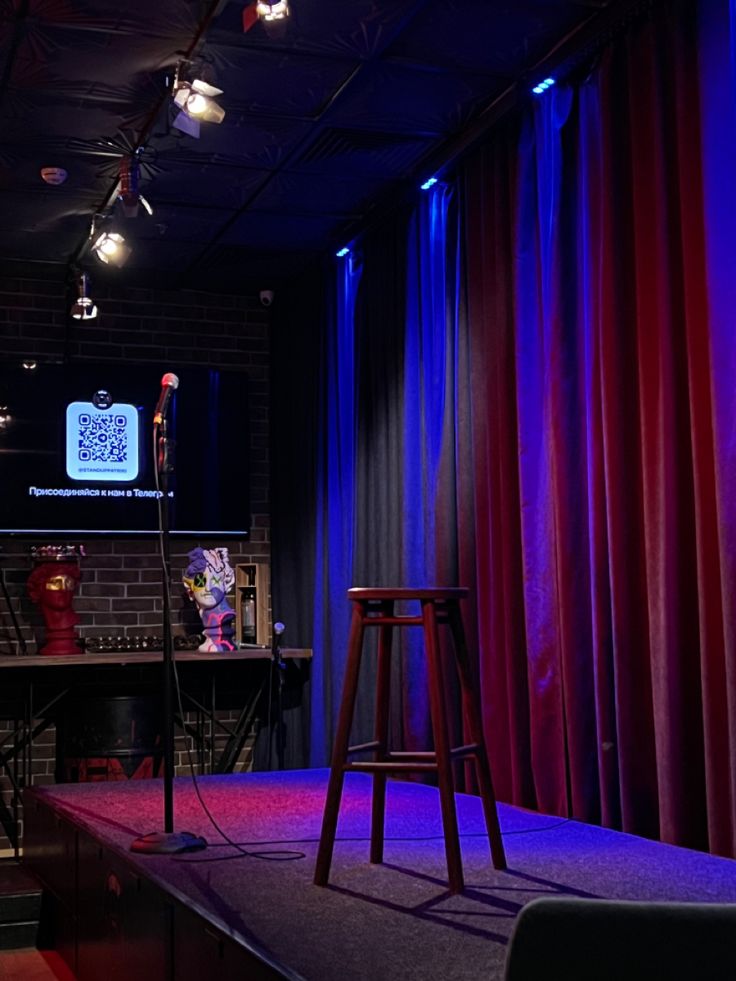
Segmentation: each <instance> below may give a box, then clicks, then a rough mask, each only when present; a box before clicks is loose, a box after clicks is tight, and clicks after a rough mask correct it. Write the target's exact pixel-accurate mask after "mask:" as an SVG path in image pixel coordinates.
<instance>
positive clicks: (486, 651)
mask: <svg viewBox="0 0 736 981" xmlns="http://www.w3.org/2000/svg"><path fill="white" fill-rule="evenodd" d="M719 2H720V0H719ZM721 6H722V7H723V9H724V11H727V9H728V8H727V5H726V4H721ZM724 29H725V31H726V35H728V23H727V17H726V23H725V25H724ZM697 38H698V33H697V30H696V24H695V5H693V4H692V3H684V2H683V3H679V2H674V3H671V4H660V5H658V6H657V8H656V10H655V12H654V13H653V14H652V15H651V16H650V17H649V18H648V19H647V20H646V21H645V22H643V23H639V24H638V25H636V26H634V27H633V28H632V29H631V30H630V31H629V32H628V33H627V34H626V35H625V36H623V37H621V38H620V39H619V40H617V41H616V42H614V44H613V45H612V46H611V47H610V48H609V49H608V50H607V51H606V52H605V54H604V55H603V57H602V59H601V61H600V63H599V64H598V65H597V66H596V68H595V70H594V71H593V72H592V73H591V75H590V76H589V77H588V78H587V79H586V80H585V81H584V82H582V83H581V84H580V85H577V86H574V87H570V88H566V87H560V86H558V87H557V89H552V90H550V92H549V94H548V95H547V96H545V97H543V98H542V99H540V100H538V102H537V103H536V104H535V107H534V110H533V112H530V114H529V116H528V118H524V119H522V120H520V121H519V123H518V124H509V126H507V127H506V128H505V131H504V132H496V134H495V136H494V139H493V140H492V142H491V143H490V144H489V145H488V146H486V147H484V148H483V149H482V150H481V151H479V152H478V153H476V154H475V155H474V156H473V157H472V158H471V159H469V160H468V162H467V164H466V165H465V168H464V174H463V178H464V221H465V227H466V230H467V235H466V257H465V266H466V281H467V321H466V324H465V329H466V330H467V332H468V336H469V341H468V343H469V352H470V353H469V360H470V364H471V370H470V386H471V399H470V403H471V405H472V452H473V461H474V466H473V473H472V480H473V483H474V486H475V523H474V534H475V536H476V551H477V558H476V573H477V585H478V604H479V608H478V629H479V638H480V659H481V663H480V667H481V675H482V690H483V701H484V706H485V725H486V734H487V738H488V741H489V747H490V750H491V757H492V765H493V770H494V778H495V780H496V783H497V792H498V796H499V797H500V798H501V799H502V800H508V801H512V802H515V803H517V804H521V805H525V806H530V807H534V808H538V809H540V810H542V811H546V812H552V813H556V814H569V815H572V816H574V817H576V818H580V819H582V820H585V821H600V822H602V823H603V824H605V825H607V826H611V827H619V828H623V830H625V831H630V832H634V833H637V834H643V835H648V836H653V837H659V838H661V839H662V840H664V841H668V842H673V843H677V844H681V845H687V846H691V847H696V848H705V849H710V850H711V851H714V852H717V853H720V854H726V855H733V854H734V844H735V837H734V814H733V807H732V795H731V786H732V783H733V769H734V766H733V764H734V760H733V751H732V749H731V746H732V745H736V743H734V739H733V735H732V733H734V731H736V704H734V691H733V686H730V687H729V684H728V679H729V678H732V677H733V671H734V663H735V662H734V657H735V654H734V648H733V637H734V600H733V596H732V595H729V594H728V592H727V591H724V582H727V581H728V579H727V578H724V576H725V565H724V563H727V562H731V563H732V562H733V559H732V558H729V556H732V555H733V554H734V549H736V541H734V540H733V539H732V540H730V541H729V540H728V536H729V535H730V536H733V530H732V525H733V524H734V522H733V519H732V517H731V516H730V514H729V511H730V512H732V511H733V488H731V490H730V493H729V492H728V490H727V489H725V488H724V487H723V484H722V483H721V484H720V485H719V483H718V474H719V473H723V472H728V471H727V470H726V471H724V466H725V462H726V461H725V460H723V459H719V454H723V453H726V452H727V449H726V448H725V442H724V443H721V442H719V440H718V439H716V438H715V436H714V412H715V410H714V404H713V398H714V377H715V376H714V365H713V348H712V344H711V319H710V314H709V302H710V296H709V287H708V277H707V249H706V241H707V239H708V229H707V228H706V212H705V210H704V197H705V192H704V178H703V173H702V171H703V142H702V139H701V132H700V109H699V86H698V77H699V70H700V69H699V65H698V47H697ZM700 58H701V62H702V58H703V51H702V50H701V51H700ZM731 179H733V175H732V176H731ZM731 254H732V253H731ZM735 268H736V267H735ZM732 274H733V275H735V276H736V271H734V272H733V273H732ZM731 344H732V345H734V344H736V340H732V341H731ZM732 350H733V348H732ZM716 374H717V366H716ZM731 384H732V386H736V380H734V379H732V382H731ZM732 425H733V418H732ZM731 442H733V437H731ZM728 452H730V450H728ZM719 487H720V489H719ZM728 638H730V640H729V639H728Z"/></svg>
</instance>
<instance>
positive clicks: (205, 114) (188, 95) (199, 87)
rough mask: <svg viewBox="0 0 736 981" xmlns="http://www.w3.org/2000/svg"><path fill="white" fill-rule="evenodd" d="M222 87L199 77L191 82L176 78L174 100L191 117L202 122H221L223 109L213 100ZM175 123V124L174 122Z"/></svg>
mask: <svg viewBox="0 0 736 981" xmlns="http://www.w3.org/2000/svg"><path fill="white" fill-rule="evenodd" d="M216 95H222V89H218V88H215V86H214V85H210V84H209V83H208V82H203V81H202V80H201V79H200V78H195V79H194V81H192V82H185V81H181V80H179V79H177V81H176V82H175V84H174V102H175V104H176V105H177V106H179V108H180V109H181V111H182V112H184V113H186V115H187V116H189V117H190V118H191V119H195V120H197V121H198V122H199V121H201V122H203V123H221V122H222V121H223V119H224V118H225V110H224V109H223V108H222V106H219V105H218V104H217V103H216V102H215V96H216ZM175 125H176V124H175Z"/></svg>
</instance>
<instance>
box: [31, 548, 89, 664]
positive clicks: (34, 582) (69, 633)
mask: <svg viewBox="0 0 736 981" xmlns="http://www.w3.org/2000/svg"><path fill="white" fill-rule="evenodd" d="M80 575H81V573H80V571H79V566H78V565H77V564H76V563H74V562H41V563H40V564H39V565H37V566H36V568H35V569H34V570H33V572H32V573H31V574H30V576H29V577H28V584H27V588H28V595H29V596H30V597H31V599H32V600H33V602H34V603H36V604H37V605H38V606H40V607H41V612H42V613H43V619H44V623H45V625H46V643H45V644H44V646H43V647H42V648H41V649H40V651H39V654H50V655H64V654H80V653H81V650H80V648H79V645H78V643H77V635H76V633H75V630H74V628H75V626H76V625H77V624H78V623H79V616H78V615H77V614H76V613H75V612H74V609H73V608H72V603H73V602H74V590H75V589H76V588H77V583H78V582H79V579H80Z"/></svg>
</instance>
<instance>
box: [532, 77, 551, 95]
mask: <svg viewBox="0 0 736 981" xmlns="http://www.w3.org/2000/svg"><path fill="white" fill-rule="evenodd" d="M554 84H555V80H554V79H553V78H545V80H544V81H543V82H540V83H539V85H535V86H534V88H533V89H532V92H533V93H534V94H535V95H542V93H543V92H546V91H547V89H549V88H552V86H553V85H554Z"/></svg>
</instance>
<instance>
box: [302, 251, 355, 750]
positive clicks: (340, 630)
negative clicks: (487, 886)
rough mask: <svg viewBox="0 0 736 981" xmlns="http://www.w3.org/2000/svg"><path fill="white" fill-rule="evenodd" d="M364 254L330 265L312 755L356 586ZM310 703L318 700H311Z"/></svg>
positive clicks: (328, 739)
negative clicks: (359, 306) (358, 320)
mask: <svg viewBox="0 0 736 981" xmlns="http://www.w3.org/2000/svg"><path fill="white" fill-rule="evenodd" d="M362 270H363V265H362V257H361V255H360V253H359V252H357V251H355V252H350V253H349V254H348V255H347V256H345V257H344V258H343V259H342V261H341V262H340V263H339V265H337V267H335V269H334V270H333V277H334V278H333V282H332V284H331V296H332V300H333V304H334V307H333V310H332V311H331V314H329V313H328V318H329V319H328V322H329V323H330V325H331V327H332V329H331V330H329V331H328V332H327V334H326V341H325V348H324V355H323V361H322V376H321V378H320V380H319V390H320V392H321V393H322V402H321V405H320V409H319V419H318V425H319V437H318V446H317V478H316V484H317V491H316V531H315V537H316V556H315V588H314V628H313V631H314V632H313V645H314V654H315V656H314V658H313V663H312V692H311V697H312V711H311V732H310V761H311V762H312V764H313V765H316V766H323V765H324V764H325V763H326V762H327V760H328V759H329V756H330V749H331V746H332V740H333V736H334V731H335V725H336V720H337V712H338V709H339V704H340V690H341V689H340V685H341V681H342V673H343V668H344V663H345V653H346V651H345V647H346V642H347V635H348V626H349V622H350V610H349V607H348V603H347V600H346V598H345V594H346V592H347V590H348V589H349V588H350V587H351V586H352V585H354V584H353V568H352V567H353V553H354V547H353V546H354V533H355V467H356V463H355V444H356V429H357V416H356V393H355V388H356V359H355V304H356V298H357V295H358V287H359V285H360V279H361V275H362ZM315 702H316V703H317V704H315Z"/></svg>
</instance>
